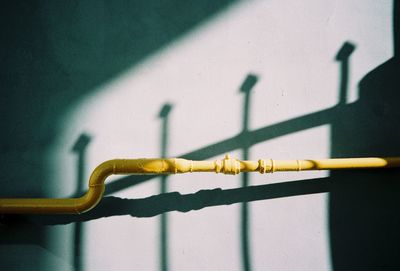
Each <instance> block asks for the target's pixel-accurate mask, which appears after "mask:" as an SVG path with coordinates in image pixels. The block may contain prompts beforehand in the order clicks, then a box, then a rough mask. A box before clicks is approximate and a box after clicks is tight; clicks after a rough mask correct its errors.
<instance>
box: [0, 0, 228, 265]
mask: <svg viewBox="0 0 400 271" xmlns="http://www.w3.org/2000/svg"><path fill="white" fill-rule="evenodd" d="M232 2H233V1H232V0H218V1H211V0H206V1H197V2H188V1H187V2H184V1H176V0H172V1H151V0H150V1H149V0H147V1H143V0H139V1H125V0H117V1H104V0H100V1H97V0H89V1H46V0H43V1H6V2H4V3H2V7H1V9H0V24H1V26H2V27H1V29H0V40H1V45H0V46H1V50H0V90H1V99H0V131H1V133H0V169H1V171H2V172H3V174H2V178H1V179H0V187H1V189H0V197H46V196H49V195H47V192H46V188H47V187H46V186H47V184H48V183H49V181H51V180H47V179H46V170H47V168H46V163H47V160H48V159H49V156H48V152H49V150H50V149H51V147H52V144H53V143H54V141H55V140H56V139H57V138H58V136H59V133H60V129H61V128H62V125H63V123H61V120H62V117H63V116H64V114H65V113H66V112H67V111H68V110H69V109H71V107H72V106H73V105H74V103H75V102H77V101H79V100H80V99H81V98H82V97H84V96H85V95H88V94H90V93H91V92H92V91H94V90H95V88H96V87H99V86H101V85H102V84H104V83H105V82H107V81H108V80H110V79H112V78H114V77H115V76H116V75H118V74H120V73H121V72H123V71H125V70H126V69H128V68H131V67H132V66H134V65H135V64H137V63H139V62H140V61H142V60H144V59H145V58H146V57H148V56H149V55H150V54H152V53H154V52H155V51H157V50H159V49H161V48H163V47H164V46H166V45H168V44H169V43H170V42H171V41H174V40H176V39H177V38H179V37H181V36H182V35H184V34H185V33H187V32H188V31H190V30H191V29H193V28H195V27H196V26H198V25H200V24H201V23H202V22H204V21H205V20H207V19H209V18H211V17H212V16H214V15H216V14H217V13H218V12H220V11H221V10H223V9H225V8H227V7H228V6H229V5H230V4H231V3H232ZM6 221H8V222H9V219H8V218H6ZM47 239H48V238H47V230H46V228H39V229H37V228H32V227H24V226H21V227H13V228H10V227H0V245H2V244H22V243H23V244H26V246H25V245H24V246H22V245H21V246H19V250H20V253H21V255H20V256H21V257H22V258H24V259H25V258H26V257H24V255H22V254H23V253H25V252H26V253H30V252H27V251H32V250H33V249H34V246H40V247H47V245H48V244H47V243H48V240H47ZM28 246H30V247H31V248H32V249H31V250H30V249H28ZM25 256H26V255H25ZM11 258H12V259H15V257H14V256H11V255H8V254H7V253H1V254H0V269H2V270H12V269H13V268H14V267H16V266H19V263H18V262H16V261H15V260H14V261H8V260H7V259H11ZM28 258H29V257H28ZM32 258H34V255H33V256H32ZM35 261H37V262H38V263H41V262H42V263H43V264H45V263H44V261H45V259H35ZM13 264H15V265H13ZM37 266H40V264H38V265H37ZM45 267H46V266H45V265H44V266H43V268H45ZM42 270H44V269H42Z"/></svg>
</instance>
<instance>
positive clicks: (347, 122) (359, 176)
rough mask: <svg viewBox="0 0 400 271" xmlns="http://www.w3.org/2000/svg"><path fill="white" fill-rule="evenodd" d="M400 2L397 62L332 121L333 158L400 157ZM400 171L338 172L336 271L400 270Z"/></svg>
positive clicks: (333, 231) (332, 214)
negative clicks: (349, 107)
mask: <svg viewBox="0 0 400 271" xmlns="http://www.w3.org/2000/svg"><path fill="white" fill-rule="evenodd" d="M399 14H400V10H399V1H394V40H395V44H394V48H395V56H394V57H393V58H391V59H390V60H388V61H386V62H385V63H383V64H382V65H380V66H379V67H377V68H375V69H374V70H372V71H371V72H369V73H368V74H367V75H366V76H365V77H364V78H363V79H362V80H361V81H360V84H359V88H360V94H359V96H360V99H359V100H358V101H357V102H356V103H355V104H354V106H352V107H351V110H348V111H342V110H339V112H338V114H336V115H335V119H334V120H333V121H332V156H341V157H347V156H355V155H358V156H371V155H374V156H398V155H399V154H400V141H399V138H400V126H399V125H398V124H399V120H400V110H399V101H400V78H399V75H400V59H399V54H398V53H399V42H398V36H399V27H400V22H399ZM399 174H400V171H399V170H390V171H383V172H376V171H372V170H371V171H363V172H361V171H360V172H359V171H352V172H346V173H343V172H333V173H332V181H333V182H335V188H334V189H333V190H332V191H331V193H330V201H329V228H330V243H331V251H332V263H333V268H334V270H399V269H400V261H399V259H400V258H399V257H400V250H399V244H400V231H399V229H400V212H399V207H400V197H399V194H400V182H399Z"/></svg>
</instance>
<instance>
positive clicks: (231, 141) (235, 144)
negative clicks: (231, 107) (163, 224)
mask: <svg viewBox="0 0 400 271" xmlns="http://www.w3.org/2000/svg"><path fill="white" fill-rule="evenodd" d="M351 106H352V104H347V105H338V106H334V107H331V108H328V109H324V110H321V111H318V112H315V113H311V114H307V115H304V116H301V117H297V118H293V119H290V120H287V121H283V122H279V123H276V124H273V125H269V126H265V127H262V128H259V129H255V130H252V131H247V132H244V133H240V134H238V135H236V136H233V137H231V138H228V139H225V140H222V141H219V142H216V143H214V144H211V145H208V146H206V147H203V148H200V149H197V150H194V151H191V152H189V153H186V154H183V155H181V156H179V157H182V158H186V159H193V160H203V159H208V158H210V157H214V156H217V155H220V154H224V153H227V152H230V151H233V150H236V149H239V148H246V147H250V146H252V145H255V144H257V143H261V142H264V141H267V140H271V139H274V138H277V137H280V136H284V135H288V134H291V133H294V132H297V131H301V130H306V129H310V128H314V127H317V126H321V125H324V124H330V123H332V121H333V120H334V118H335V115H337V113H338V111H340V112H341V113H344V112H343V111H345V110H349V109H350V108H351ZM154 177H156V175H142V176H138V175H130V176H126V177H122V178H120V179H118V180H115V181H113V182H111V183H109V184H107V185H106V191H105V195H110V194H112V193H115V192H117V191H120V190H123V189H125V188H128V187H131V186H134V185H138V184H141V183H143V182H145V181H148V180H151V179H153V178H154Z"/></svg>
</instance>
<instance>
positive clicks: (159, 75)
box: [48, 0, 392, 271]
mask: <svg viewBox="0 0 400 271" xmlns="http://www.w3.org/2000/svg"><path fill="white" fill-rule="evenodd" d="M391 13H392V6H391V1H373V0H368V1H366V0H352V1H349V0H341V1H320V0H308V1H282V0H279V1H278V0H276V1H273V0H271V1H244V2H240V3H238V4H235V5H233V6H231V7H230V8H229V9H227V10H225V11H224V12H223V13H220V14H218V15H216V16H215V17H214V18H212V19H211V20H209V21H208V22H207V23H206V24H203V25H201V26H199V27H198V28H196V29H194V30H193V31H191V32H190V33H188V34H187V35H185V36H184V37H182V38H180V39H178V40H176V41H174V42H173V43H172V44H170V45H169V46H168V47H166V48H164V49H162V50H160V51H158V52H156V53H155V54H153V55H152V56H151V57H149V58H147V59H145V60H144V61H143V62H142V63H140V64H139V65H136V66H134V67H132V68H131V69H130V70H128V71H126V72H125V73H123V74H121V75H120V76H119V77H117V78H114V79H113V80H111V81H109V82H108V83H106V84H104V85H103V86H101V87H99V88H98V89H97V91H93V92H92V94H91V95H90V96H87V97H85V99H83V100H81V101H80V102H79V103H77V104H74V105H71V110H70V112H69V113H68V114H66V115H65V120H64V127H65V130H64V132H63V136H62V137H60V138H59V141H58V143H57V144H56V145H55V146H54V149H53V159H52V160H51V162H49V167H50V168H51V172H52V173H51V175H49V178H48V179H54V180H57V182H55V181H54V183H51V185H52V187H53V188H52V193H53V194H54V195H57V196H62V195H68V194H72V193H73V192H74V191H75V185H76V184H75V182H74V181H71V180H75V175H76V173H75V170H76V169H75V158H76V157H74V156H73V155H72V154H71V153H70V146H72V145H73V144H74V141H75V140H76V139H77V138H78V136H79V135H80V134H82V133H87V134H89V135H91V136H92V141H91V143H90V145H89V146H88V155H87V166H86V176H88V175H89V174H90V172H91V170H92V169H93V168H94V167H95V166H96V165H97V164H99V163H100V162H102V161H104V160H107V159H111V158H120V157H125V158H137V157H158V156H160V151H161V150H160V148H161V147H160V137H161V120H160V119H159V118H158V114H159V111H160V110H161V107H162V106H163V105H164V104H165V103H167V102H168V103H171V104H173V108H172V111H171V113H170V116H169V131H168V132H169V133H168V135H169V142H168V154H169V156H171V157H172V156H179V155H183V154H186V153H189V152H191V151H193V150H197V149H201V148H203V147H205V146H208V145H210V144H213V143H215V142H219V141H221V140H224V139H227V138H230V137H233V136H235V135H237V134H238V133H239V132H240V131H241V129H242V115H243V103H244V101H243V98H244V94H243V93H240V91H239V88H240V85H241V84H242V82H243V80H244V79H245V77H246V76H247V75H248V74H250V73H252V74H255V75H257V76H258V79H259V80H258V82H257V84H256V85H255V87H254V88H253V90H252V92H251V101H250V122H249V129H250V130H254V129H259V128H262V127H266V126H269V125H273V124H276V123H279V122H282V121H286V120H290V119H293V118H296V117H301V116H303V115H305V114H309V113H314V112H318V111H320V110H324V109H327V108H330V107H332V106H334V105H335V104H336V103H337V102H338V88H339V63H338V62H336V61H335V55H336V53H337V52H338V50H339V49H340V48H341V46H342V44H343V43H344V42H345V41H350V42H351V43H353V44H355V46H356V50H355V52H354V53H353V54H352V56H351V60H350V67H351V68H350V81H349V89H348V90H349V93H348V102H354V101H356V100H357V98H358V93H357V91H358V89H357V83H358V82H359V80H360V79H361V78H362V77H363V76H364V75H365V74H366V73H367V72H368V71H370V70H372V69H373V68H374V67H376V66H377V65H378V64H380V63H382V62H384V61H385V60H387V59H388V58H390V57H391V56H392V47H391V46H392V33H391ZM270 132H274V131H270ZM330 147H331V146H330V126H329V123H327V124H324V125H321V126H318V127H314V128H312V129H301V128H300V129H297V128H295V129H294V131H293V133H290V134H288V135H285V136H282V137H278V138H275V139H272V140H268V141H263V142H261V143H259V144H255V145H253V146H252V147H251V149H250V158H251V159H253V160H257V159H259V158H274V159H280V158H283V159H285V158H326V157H330V152H331V150H330ZM223 155H224V153H220V154H219V155H218V156H217V157H210V159H215V158H222V157H223ZM231 155H232V156H235V157H238V158H240V157H241V155H242V154H241V151H240V149H237V150H234V151H232V152H231ZM328 174H329V172H317V173H291V174H285V173H276V174H274V175H264V176H263V175H258V174H256V173H255V174H251V176H250V185H252V186H253V185H254V186H255V185H263V184H267V183H278V182H287V181H293V180H302V179H309V178H320V177H324V176H328ZM241 178H242V177H241V176H220V175H214V174H192V175H182V176H171V177H169V179H168V186H169V188H168V189H169V191H171V192H172V191H177V192H179V193H181V194H191V193H195V192H197V191H199V190H202V189H214V188H222V189H230V188H238V187H240V186H241ZM114 179H115V178H114ZM60 183H61V184H63V185H64V187H63V188H62V189H60ZM157 194H159V178H153V179H151V180H149V181H147V182H145V183H142V184H139V185H135V186H132V187H130V188H127V189H124V190H122V191H119V192H117V193H115V194H114V196H118V197H123V198H145V197H149V196H152V195H157ZM328 196H329V195H327V194H326V193H318V194H312V195H302V196H296V197H283V198H278V199H269V200H261V201H254V202H251V204H249V212H250V214H249V227H250V228H249V238H250V239H249V245H250V250H249V253H250V261H251V265H252V269H253V270H330V269H331V263H330V249H329V235H328V228H327V223H328V222H327V217H328V216H327V198H328ZM240 208H241V204H240V203H237V204H234V205H229V206H217V207H208V208H203V209H201V210H194V211H190V212H187V213H182V212H178V211H174V212H170V213H168V248H169V250H168V254H169V257H168V258H169V267H170V270H242V255H241V246H242V244H241V231H240V229H241V228H240V219H241V215H240ZM159 224H160V219H159V216H156V217H149V218H137V217H130V216H115V217H110V218H102V219H98V220H95V221H90V222H87V223H84V226H83V227H84V229H83V232H84V234H83V255H82V257H83V265H84V270H88V271H89V270H96V271H98V270H110V269H113V270H131V269H132V268H134V269H135V270H158V269H159V264H160V263H159V261H160V256H159V246H160V239H159ZM72 229H73V226H71V225H68V226H57V227H55V228H54V234H53V241H54V244H53V249H54V251H56V254H57V255H63V256H61V257H62V258H63V261H65V262H68V261H70V262H72V260H73V259H72V258H73V256H72V247H73V243H72V241H71V239H72V236H73V230H72ZM60 239H62V240H69V241H66V242H62V243H59V240H60ZM66 266H67V267H66V269H69V268H71V267H70V265H68V264H67V265H66Z"/></svg>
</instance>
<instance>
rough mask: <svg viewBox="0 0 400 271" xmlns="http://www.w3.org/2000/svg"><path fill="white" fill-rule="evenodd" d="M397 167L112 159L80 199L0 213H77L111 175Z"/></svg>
mask: <svg viewBox="0 0 400 271" xmlns="http://www.w3.org/2000/svg"><path fill="white" fill-rule="evenodd" d="M391 167H400V157H391V158H374V157H372V158H341V159H320V160H272V159H260V160H258V161H242V160H237V159H232V158H230V157H229V155H227V156H226V157H225V158H224V159H222V160H216V161H192V160H186V159H181V158H169V159H156V158H155V159H115V160H109V161H106V162H104V163H102V164H100V165H99V166H98V167H96V169H95V170H94V171H93V173H92V175H91V176H90V179H89V189H88V191H87V192H86V194H85V195H83V196H82V197H80V198H37V199H35V198H31V199H29V198H27V199H25V198H12V199H0V213H3V214H4V213H41V214H80V213H83V212H86V211H89V210H90V209H92V208H93V207H95V206H96V205H97V204H98V203H99V201H100V200H101V198H102V196H103V193H104V189H105V184H104V182H105V180H106V178H107V177H108V176H110V175H115V174H120V175H121V174H122V175H124V174H136V175H143V174H176V173H187V172H215V173H223V174H231V175H234V174H238V173H240V172H260V173H273V172H275V171H302V170H337V169H366V168H391Z"/></svg>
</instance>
